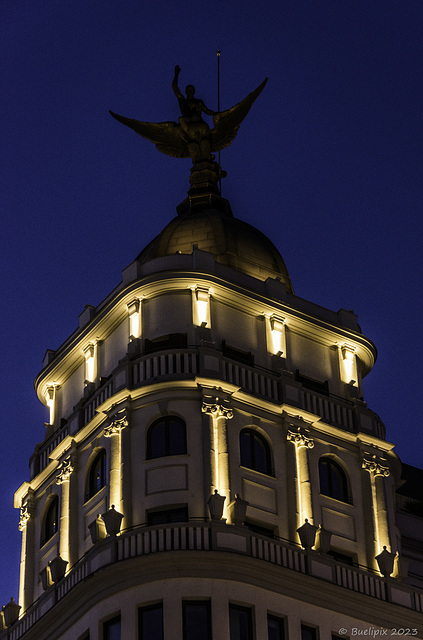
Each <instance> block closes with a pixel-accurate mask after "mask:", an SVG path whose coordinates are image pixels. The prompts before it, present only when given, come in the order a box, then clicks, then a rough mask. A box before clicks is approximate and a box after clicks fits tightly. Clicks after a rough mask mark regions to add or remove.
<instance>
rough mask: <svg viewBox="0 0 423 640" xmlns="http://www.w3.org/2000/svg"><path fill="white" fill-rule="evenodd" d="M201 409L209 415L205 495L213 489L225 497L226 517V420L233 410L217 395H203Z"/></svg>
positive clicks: (230, 417)
mask: <svg viewBox="0 0 423 640" xmlns="http://www.w3.org/2000/svg"><path fill="white" fill-rule="evenodd" d="M201 411H202V412H203V413H204V414H206V415H208V416H209V417H210V421H209V436H210V439H209V442H210V460H211V465H210V466H211V469H210V484H209V490H208V495H207V497H208V496H209V495H210V494H213V493H214V490H215V489H217V491H218V492H219V494H220V495H222V496H225V497H226V501H225V508H224V517H225V518H227V517H228V514H227V505H228V504H229V503H230V501H231V492H230V480H229V451H228V434H227V421H228V420H231V419H232V418H233V410H232V409H231V408H230V407H229V406H228V401H227V400H223V399H221V398H219V397H218V396H204V398H203V403H202V406H201Z"/></svg>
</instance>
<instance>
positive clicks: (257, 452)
mask: <svg viewBox="0 0 423 640" xmlns="http://www.w3.org/2000/svg"><path fill="white" fill-rule="evenodd" d="M253 443H254V461H255V464H254V468H255V470H256V471H260V472H261V473H267V472H268V456H267V450H266V444H265V443H264V442H263V440H262V439H261V438H258V437H257V435H256V434H254V436H253Z"/></svg>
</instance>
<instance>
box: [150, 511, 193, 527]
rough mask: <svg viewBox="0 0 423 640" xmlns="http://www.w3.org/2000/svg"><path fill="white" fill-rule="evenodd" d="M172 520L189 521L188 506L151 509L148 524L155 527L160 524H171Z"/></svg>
mask: <svg viewBox="0 0 423 640" xmlns="http://www.w3.org/2000/svg"><path fill="white" fill-rule="evenodd" d="M172 522H188V508H187V507H178V508H176V509H166V510H165V511H150V512H149V513H148V514H147V524H148V526H149V527H153V526H154V525H158V524H171V523H172Z"/></svg>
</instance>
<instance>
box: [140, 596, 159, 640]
mask: <svg viewBox="0 0 423 640" xmlns="http://www.w3.org/2000/svg"><path fill="white" fill-rule="evenodd" d="M154 610H160V612H161V627H162V628H161V638H160V639H159V640H164V617H163V602H162V601H161V602H155V603H153V604H149V605H145V606H141V607H138V640H148V638H144V631H143V625H142V622H141V618H142V615H143V614H144V613H145V612H147V611H154Z"/></svg>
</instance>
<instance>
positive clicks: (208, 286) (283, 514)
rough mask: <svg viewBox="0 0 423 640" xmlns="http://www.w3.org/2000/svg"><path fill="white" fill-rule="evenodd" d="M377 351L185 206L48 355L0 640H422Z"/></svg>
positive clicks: (411, 509)
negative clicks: (372, 389)
mask: <svg viewBox="0 0 423 640" xmlns="http://www.w3.org/2000/svg"><path fill="white" fill-rule="evenodd" d="M375 359H376V349H375V346H374V345H373V343H372V342H371V341H370V340H369V339H368V338H366V337H365V336H364V335H363V334H362V332H361V330H360V327H359V325H358V323H357V317H356V316H355V315H354V313H353V312H351V311H345V310H343V309H341V310H339V311H337V312H333V311H330V310H327V309H325V308H323V307H320V306H318V305H316V304H314V303H311V302H308V301H306V300H303V299H301V298H299V297H297V296H296V295H295V294H294V292H293V288H292V285H291V280H290V277H289V274H288V271H287V269H286V266H285V264H284V262H283V260H282V257H281V255H280V253H279V251H278V250H277V249H276V248H275V247H274V245H273V244H272V242H271V241H270V240H269V239H268V238H267V237H265V236H264V235H262V234H261V233H260V232H259V231H258V230H257V229H254V228H252V227H251V226H249V225H248V224H246V223H244V222H242V221H241V220H238V219H236V218H235V217H233V215H232V212H231V210H230V207H229V205H228V203H227V202H226V201H224V200H222V199H221V198H219V197H214V198H213V202H212V203H211V204H209V205H207V204H204V203H203V204H201V202H198V203H193V202H190V201H188V202H185V203H183V206H181V207H180V208H179V213H178V215H177V216H176V218H174V219H173V220H172V221H171V222H170V223H169V224H168V225H167V226H166V227H165V229H164V230H163V231H162V232H161V233H160V235H159V236H158V237H157V238H156V239H155V240H153V241H152V242H151V243H150V244H149V245H148V246H147V247H146V248H145V249H144V250H143V251H142V252H141V253H140V254H139V256H138V257H137V258H136V260H135V261H134V262H132V263H131V264H130V265H129V266H128V267H127V268H126V269H125V270H124V271H123V277H122V282H121V284H120V285H119V286H118V287H117V288H116V289H115V290H114V291H112V293H111V294H110V295H109V296H108V297H107V298H106V299H105V300H104V301H103V302H102V303H101V304H99V305H98V307H96V308H94V307H91V306H87V307H86V308H85V309H84V311H83V312H82V314H81V315H80V317H79V329H78V330H77V331H76V332H75V333H74V334H72V335H71V336H70V337H69V338H68V340H66V342H65V343H64V344H63V345H62V346H61V347H60V348H59V349H58V350H57V351H48V352H47V354H46V356H45V360H44V367H43V369H42V371H41V372H40V374H39V375H38V377H37V379H36V390H37V393H38V396H39V399H40V401H41V402H43V403H44V404H45V405H46V406H47V407H48V409H49V412H50V418H49V423H48V424H47V425H46V436H45V439H44V441H43V442H42V443H39V444H38V445H37V446H36V447H35V451H34V454H33V455H32V457H31V460H30V470H31V473H30V480H29V481H27V482H24V483H23V484H22V486H21V487H20V488H19V489H18V490H17V492H16V494H15V506H16V507H17V508H18V509H20V513H21V517H20V530H21V533H22V556H21V566H20V593H19V606H20V609H19V607H18V606H17V605H16V604H15V603H14V602H11V603H9V604H8V605H7V606H6V607H4V608H3V612H2V616H1V627H0V628H2V631H0V640H6V639H8V640H18V639H19V638H23V639H24V640H33V639H34V640H35V639H36V640H45V639H48V640H56V639H57V640H59V639H60V640H71V639H72V640H75V639H78V640H88V639H90V640H119V639H122V640H132V639H134V640H136V639H142V640H156V639H157V640H159V639H160V640H162V639H163V638H164V639H165V640H170V639H171V640H198V639H199V638H202V639H204V640H205V639H207V640H212V639H213V640H217V639H218V640H284V639H285V640H286V639H288V638H289V639H290V640H297V639H298V638H301V639H302V640H317V639H319V640H335V639H338V638H341V637H342V638H352V637H354V636H355V635H369V636H371V635H372V634H373V636H377V635H385V636H386V635H390V636H391V635H413V636H415V637H421V638H423V615H422V612H423V590H422V589H423V550H422V547H423V527H422V522H423V519H422V515H423V514H422V513H420V511H419V509H420V507H421V503H420V497H419V494H418V493H417V494H413V492H412V491H409V490H408V487H415V482H413V480H412V479H411V480H410V481H409V482H408V483H407V482H406V483H405V484H404V478H403V477H402V469H401V463H400V461H399V459H398V457H397V455H396V454H395V453H394V450H393V448H394V445H393V444H391V443H390V442H389V441H387V440H386V438H385V428H384V425H383V423H382V422H381V420H380V419H379V417H378V416H377V415H376V414H375V413H374V412H373V411H372V410H370V409H369V408H368V407H367V405H366V402H365V400H364V392H363V381H364V378H365V376H366V375H367V374H368V373H369V372H370V371H371V369H372V367H373V365H374V362H375ZM414 473H416V474H418V473H419V471H418V470H414ZM412 474H413V468H411V471H410V470H409V471H408V475H407V477H408V478H411V476H412ZM398 491H399V492H400V494H398ZM401 492H402V493H401ZM410 505H411V506H410ZM419 505H420V506H419ZM384 629H385V630H388V633H384V632H383V630H384ZM393 630H396V631H397V633H394V631H393ZM377 632H378V633H377Z"/></svg>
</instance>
